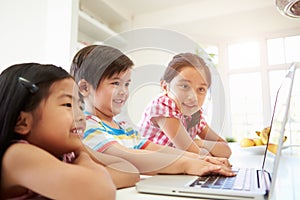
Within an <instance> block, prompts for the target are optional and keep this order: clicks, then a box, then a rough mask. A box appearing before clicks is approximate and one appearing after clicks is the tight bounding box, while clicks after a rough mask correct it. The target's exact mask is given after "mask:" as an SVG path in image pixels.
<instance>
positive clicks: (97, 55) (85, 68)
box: [70, 45, 133, 89]
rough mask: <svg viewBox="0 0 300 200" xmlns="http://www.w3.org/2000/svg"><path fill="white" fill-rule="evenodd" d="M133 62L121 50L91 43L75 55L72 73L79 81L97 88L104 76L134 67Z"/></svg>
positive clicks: (108, 76) (107, 76)
mask: <svg viewBox="0 0 300 200" xmlns="http://www.w3.org/2000/svg"><path fill="white" fill-rule="evenodd" d="M132 66H133V62H132V61H131V60H130V58H128V57H127V56H126V55H125V54H123V53H122V52H121V51H120V50H118V49H116V48H113V47H110V46H104V45H90V46H87V47H84V48H82V49H81V50H79V51H78V52H77V54H76V55H75V56H74V58H73V61H72V65H71V69H70V73H71V75H72V76H74V78H75V81H76V82H77V83H78V81H80V80H81V79H85V80H86V81H87V82H89V83H90V84H91V85H92V86H93V88H94V89H96V88H97V87H98V85H99V83H100V82H101V80H103V79H104V78H111V77H112V76H113V75H115V74H119V73H121V72H124V71H126V70H127V69H130V68H132Z"/></svg>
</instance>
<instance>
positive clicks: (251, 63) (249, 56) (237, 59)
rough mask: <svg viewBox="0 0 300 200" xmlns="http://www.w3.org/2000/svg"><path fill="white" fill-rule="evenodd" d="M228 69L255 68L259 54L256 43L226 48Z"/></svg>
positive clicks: (239, 44) (233, 45)
mask: <svg viewBox="0 0 300 200" xmlns="http://www.w3.org/2000/svg"><path fill="white" fill-rule="evenodd" d="M228 54H229V55H228V57H229V67H230V69H239V68H247V67H257V66H258V65H259V60H260V53H259V45H258V42H247V43H237V44H232V45H229V46H228Z"/></svg>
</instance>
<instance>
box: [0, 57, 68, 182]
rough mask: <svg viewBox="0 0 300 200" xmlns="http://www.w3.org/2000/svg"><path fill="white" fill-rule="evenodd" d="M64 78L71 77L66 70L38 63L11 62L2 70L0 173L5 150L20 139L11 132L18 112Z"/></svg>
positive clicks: (34, 104)
mask: <svg viewBox="0 0 300 200" xmlns="http://www.w3.org/2000/svg"><path fill="white" fill-rule="evenodd" d="M65 78H72V76H71V75H70V74H69V73H68V72H67V71H66V70H64V69H62V68H60V67H56V66H54V65H42V64H38V63H22V64H16V65H12V66H10V67H8V68H7V69H5V70H4V71H3V72H2V73H1V75H0V105H1V109H0V159H1V165H0V174H1V166H2V159H3V155H4V153H5V151H6V150H7V148H8V147H9V146H10V145H11V144H12V143H13V142H14V141H15V140H19V139H22V138H21V135H19V134H18V133H16V132H15V131H14V127H15V125H16V123H17V120H18V117H19V115H20V112H21V111H32V110H34V109H35V108H36V107H37V106H38V105H39V103H40V102H41V101H42V100H43V99H44V98H46V97H47V95H48V94H49V88H50V86H51V85H52V84H53V83H54V82H56V81H59V80H62V79H65ZM0 178H1V175H0Z"/></svg>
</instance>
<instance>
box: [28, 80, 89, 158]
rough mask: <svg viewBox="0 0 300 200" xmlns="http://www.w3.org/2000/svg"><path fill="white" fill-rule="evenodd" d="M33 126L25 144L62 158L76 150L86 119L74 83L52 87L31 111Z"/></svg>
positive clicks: (67, 82) (62, 83)
mask: <svg viewBox="0 0 300 200" xmlns="http://www.w3.org/2000/svg"><path fill="white" fill-rule="evenodd" d="M32 116H33V124H32V129H31V132H30V133H29V135H28V138H27V140H28V141H29V143H32V144H35V145H37V146H39V147H41V148H43V149H45V150H47V151H49V152H50V153H52V154H54V155H56V156H61V155H62V154H64V153H68V152H71V151H75V150H77V149H78V148H79V147H80V146H81V145H82V143H81V140H80V137H81V136H82V135H83V133H84V129H85V118H84V114H83V112H82V104H81V102H80V99H79V96H78V89H77V85H76V83H75V82H74V80H73V79H71V78H68V79H63V80H61V81H57V82H55V83H53V85H52V86H51V87H50V91H49V96H48V97H47V98H45V99H44V100H43V101H42V102H41V103H40V105H39V106H38V108H37V109H36V110H34V111H33V114H32Z"/></svg>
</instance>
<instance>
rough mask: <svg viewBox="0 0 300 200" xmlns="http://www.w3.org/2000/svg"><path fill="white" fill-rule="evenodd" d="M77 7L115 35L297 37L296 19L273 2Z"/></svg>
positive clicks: (299, 23)
mask: <svg viewBox="0 0 300 200" xmlns="http://www.w3.org/2000/svg"><path fill="white" fill-rule="evenodd" d="M80 4H81V5H80V7H81V9H82V10H84V11H85V12H86V13H88V14H89V15H91V16H93V17H94V18H96V19H97V20H99V21H100V22H102V23H104V24H106V25H107V26H108V27H109V28H111V29H112V30H113V31H115V32H122V31H127V30H131V29H134V28H141V27H159V28H167V29H171V30H174V31H178V32H180V33H183V34H186V35H188V36H190V37H192V38H195V40H196V41H201V42H209V43H218V42H220V41H228V40H236V39H237V38H247V37H253V36H254V37H255V36H260V35H274V34H278V33H286V34H288V33H291V32H293V33H295V32H296V34H300V19H299V18H298V19H291V18H288V17H285V16H282V15H281V14H280V13H279V11H278V10H277V8H276V5H275V0H217V1H213V0H80Z"/></svg>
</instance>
